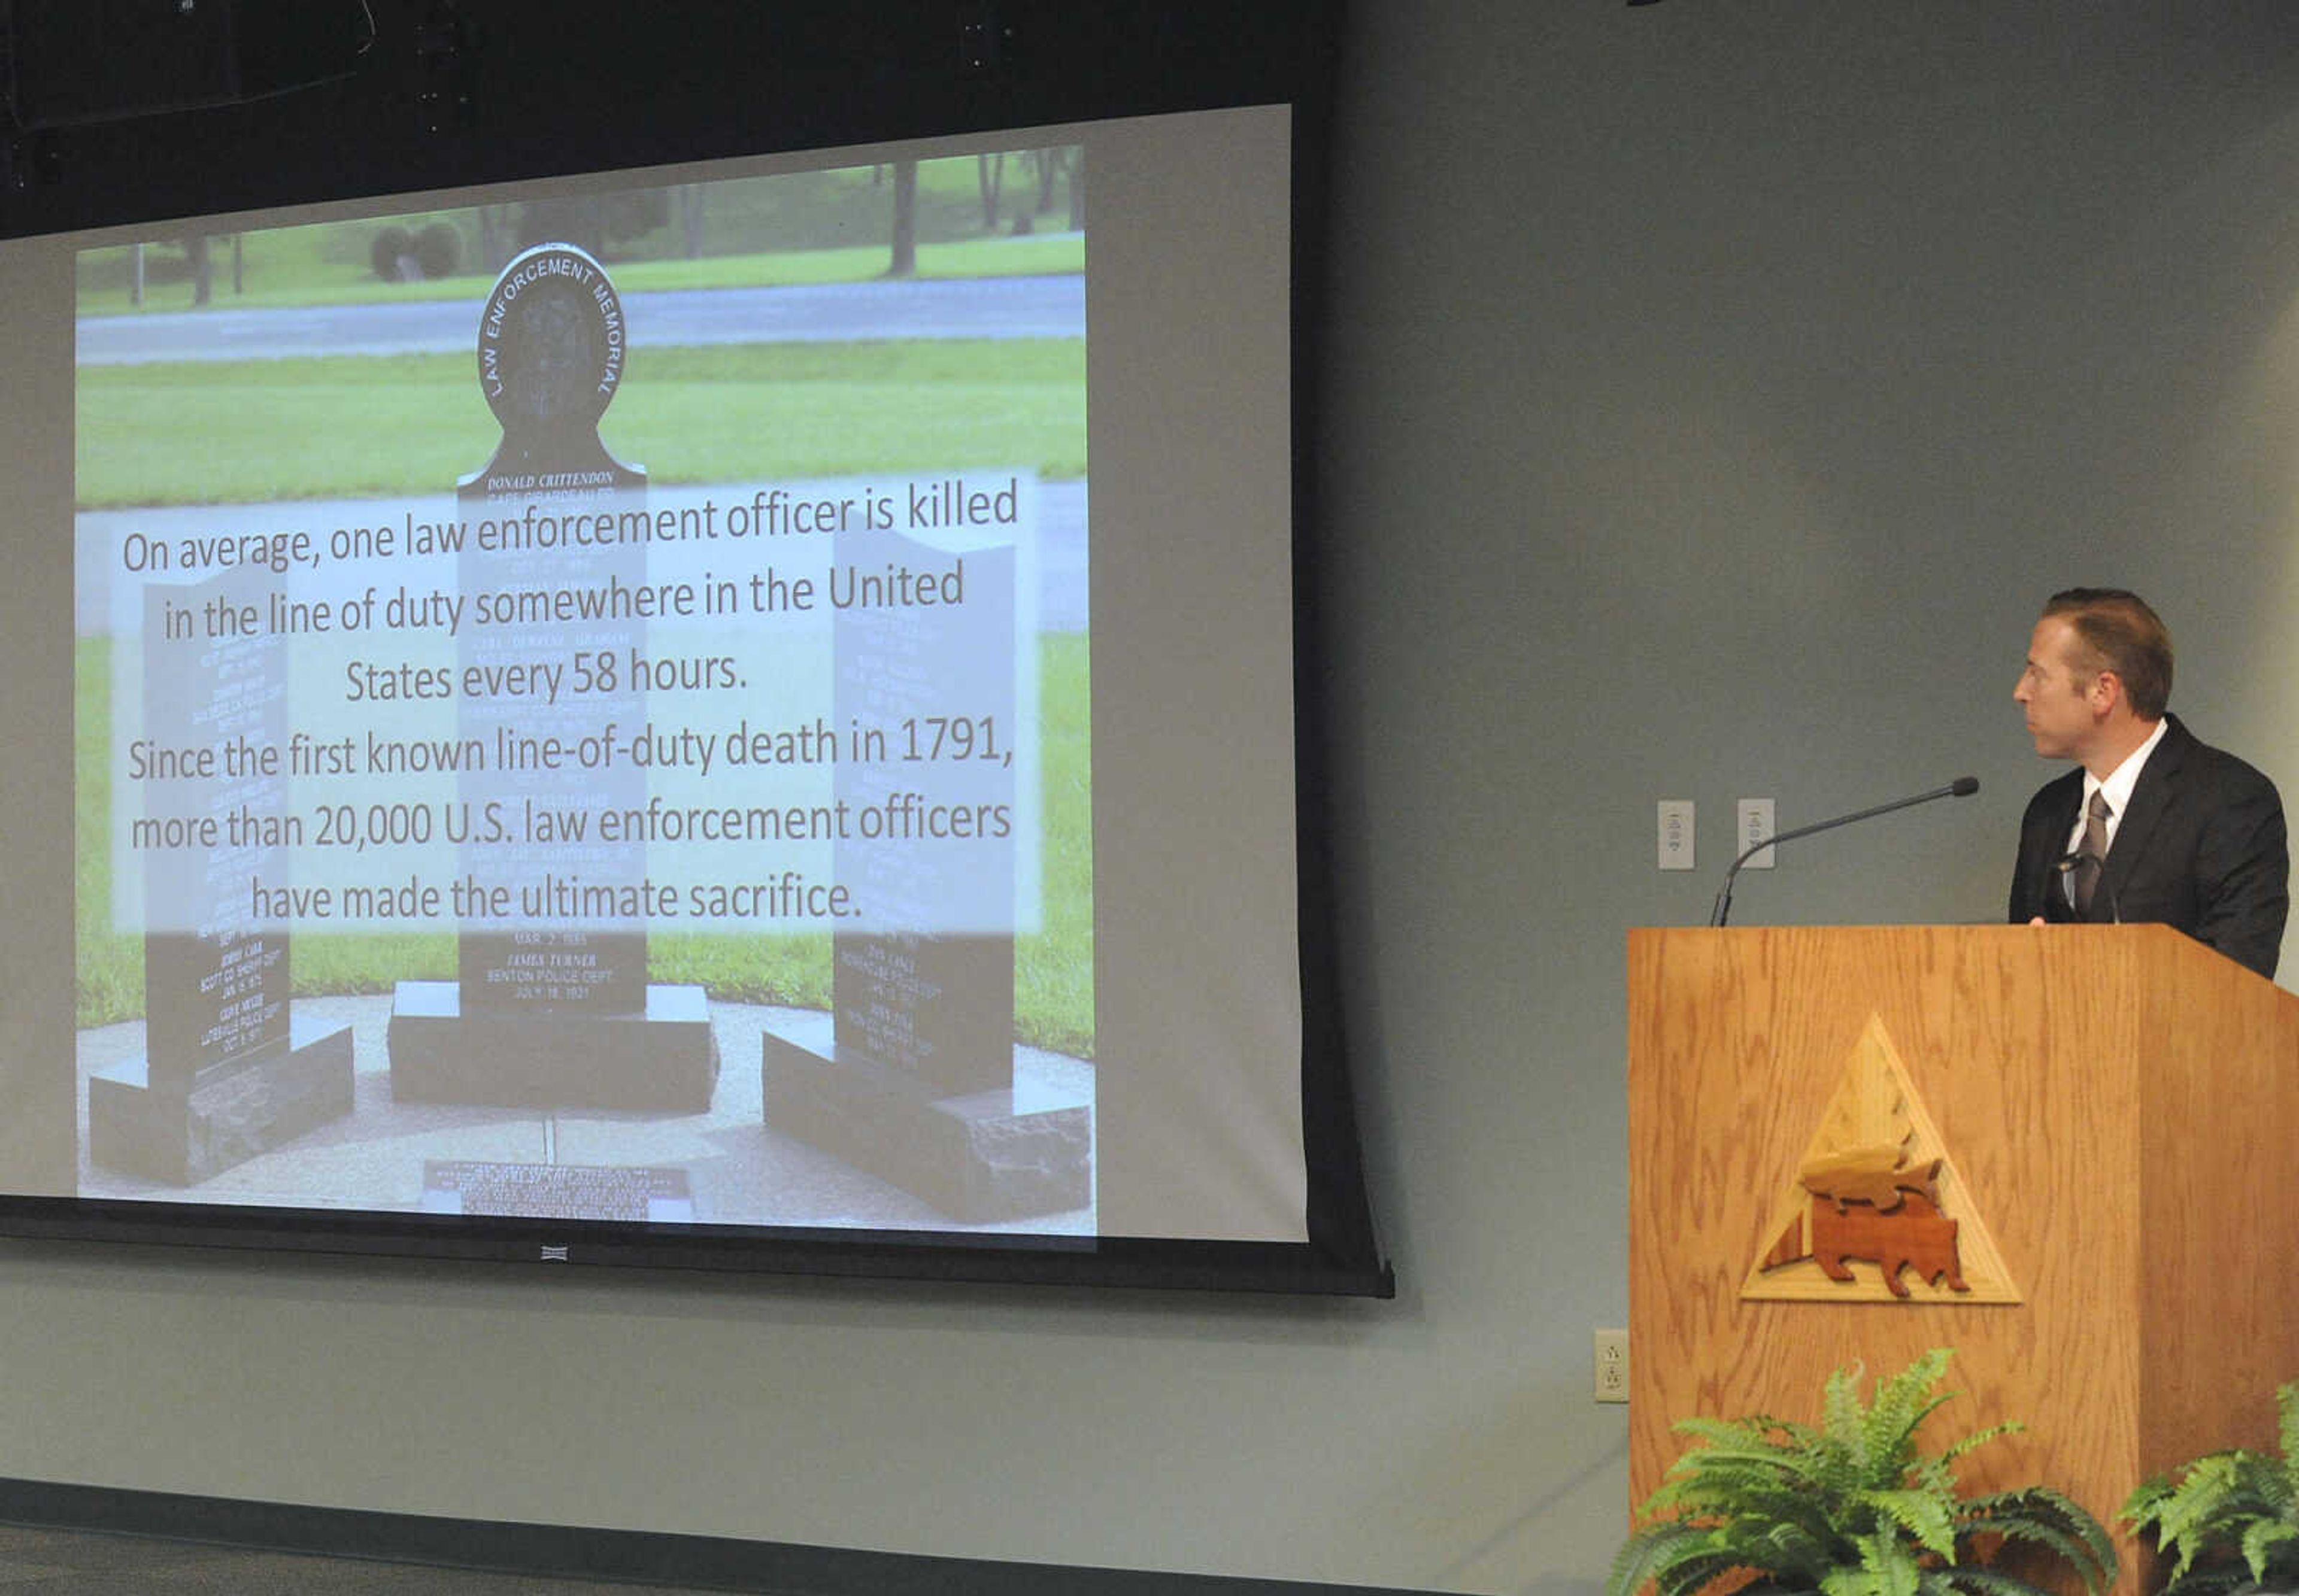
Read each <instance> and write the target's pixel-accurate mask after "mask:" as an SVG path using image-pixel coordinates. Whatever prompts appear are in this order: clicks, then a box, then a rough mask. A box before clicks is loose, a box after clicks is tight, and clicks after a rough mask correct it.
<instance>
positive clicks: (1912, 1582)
mask: <svg viewBox="0 0 2299 1596" xmlns="http://www.w3.org/2000/svg"><path fill="white" fill-rule="evenodd" d="M1948 1358H1949V1351H1948V1350H1947V1349H1946V1348H1935V1349H1934V1350H1932V1351H1929V1352H1927V1353H1925V1354H1924V1355H1923V1356H1922V1357H1921V1358H1919V1359H1916V1361H1915V1362H1914V1363H1913V1364H1911V1365H1910V1366H1909V1367H1907V1368H1905V1370H1903V1371H1902V1372H1900V1373H1899V1374H1897V1375H1895V1376H1891V1377H1890V1378H1889V1379H1887V1380H1881V1381H1879V1382H1878V1383H1877V1385H1876V1389H1875V1397H1874V1400H1873V1401H1871V1402H1868V1403H1865V1404H1863V1402H1862V1401H1861V1400H1860V1392H1859V1381H1860V1376H1859V1371H1858V1369H1857V1368H1856V1367H1855V1368H1848V1369H1838V1370H1837V1371H1836V1372H1835V1373H1834V1374H1832V1375H1830V1376H1829V1377H1828V1383H1827V1386H1826V1388H1825V1392H1824V1395H1823V1399H1822V1418H1821V1423H1820V1425H1819V1426H1818V1427H1816V1428H1815V1427H1813V1426H1809V1425H1800V1424H1791V1423H1789V1421H1787V1420H1785V1419H1779V1418H1772V1417H1766V1416H1763V1415H1759V1416H1757V1417H1751V1418H1744V1419H1734V1420H1727V1419H1708V1418H1693V1419H1686V1420H1685V1421H1683V1422H1682V1423H1681V1424H1679V1425H1678V1426H1676V1427H1677V1429H1679V1430H1680V1431H1682V1432H1685V1433H1687V1434H1691V1435H1693V1436H1695V1437H1696V1438H1697V1442H1699V1444H1697V1445H1695V1446H1693V1447H1691V1448H1689V1449H1688V1450H1687V1451H1685V1453H1684V1455H1683V1456H1681V1457H1680V1458H1679V1459H1677V1460H1676V1462H1675V1464H1674V1465H1673V1466H1672V1467H1671V1468H1670V1470H1669V1473H1668V1478H1667V1480H1666V1481H1665V1482H1664V1484H1662V1486H1661V1488H1660V1489H1659V1490H1658V1491H1656V1492H1654V1493H1653V1495H1652V1497H1651V1499H1650V1500H1647V1502H1646V1503H1645V1504H1644V1506H1643V1508H1642V1509H1640V1510H1639V1519H1640V1521H1641V1527H1639V1529H1638V1530H1637V1532H1636V1533H1635V1534H1631V1536H1630V1537H1629V1539H1628V1541H1627V1542H1626V1543H1625V1544H1624V1545H1623V1546H1622V1548H1621V1550H1620V1555H1619V1556H1617V1557H1616V1558H1614V1559H1613V1569H1612V1574H1611V1576H1610V1577H1609V1578H1608V1579H1607V1580H1606V1584H1605V1591H1606V1596H1637V1593H1638V1592H1640V1591H1642V1590H1643V1589H1644V1587H1645V1586H1646V1585H1647V1584H1652V1585H1654V1586H1656V1588H1657V1591H1658V1592H1659V1596H1698V1593H1699V1592H1705V1591H1706V1590H1708V1589H1709V1588H1710V1587H1711V1586H1714V1585H1718V1584H1719V1582H1724V1583H1723V1584H1722V1586H1721V1587H1720V1588H1722V1589H1723V1590H1728V1591H1732V1592H1820V1593H1821V1596H2029V1593H2030V1592H2033V1593H2035V1596H2042V1593H2043V1592H2046V1591H2047V1590H2049V1589H2051V1588H2052V1587H2050V1586H2046V1585H2043V1584H2037V1583H2035V1582H2034V1580H2031V1579H2030V1578H2029V1574H2030V1573H2033V1574H2034V1575H2036V1576H2037V1577H2038V1578H2050V1577H2051V1574H2052V1570H2053V1569H2054V1568H2056V1567H2064V1568H2065V1569H2067V1570H2068V1571H2070V1572H2071V1573H2073V1574H2074V1575H2076V1576H2077V1577H2078V1578H2079V1579H2081V1581H2082V1582H2083V1584H2084V1587H2085V1589H2086V1590H2087V1592H2091V1593H2092V1596H2097V1593H2098V1592H2101V1591H2103V1590H2104V1589H2105V1588H2106V1587H2107V1586H2108V1585H2109V1584H2112V1583H2113V1582H2114V1579H2115V1569H2116V1558H2115V1547H2114V1545H2113V1543H2112V1542H2111V1541H2110V1540H2109V1539H2108V1535H2107V1531H2106V1530H2105V1529H2104V1527H2102V1526H2101V1525H2100V1523H2099V1521H2098V1520H2097V1519H2096V1518H2094V1517H2092V1516H2091V1515H2090V1514H2089V1513H2087V1512H2086V1511H2084V1509H2082V1508H2080V1507H2079V1506H2078V1505H2077V1504H2076V1503H2074V1502H2073V1501H2071V1500H2069V1499H2068V1498H2067V1497H2065V1496H2063V1495H2062V1494H2061V1493H2060V1492H2056V1491H2054V1490H2050V1489H2048V1488H2047V1487H2044V1486H2040V1485H2039V1486H2030V1487H2028V1488H2027V1489H2024V1490H2019V1491H2003V1492H1988V1493H1985V1494H1981V1495H1976V1496H1966V1495H1964V1494H1963V1492H1962V1490H1961V1488H1960V1487H1959V1486H1958V1484H1957V1483H1956V1478H1955V1462H1956V1459H1959V1458H1961V1457H1963V1455H1964V1454H1965V1453H1967V1452H1969V1451H1971V1450H1972V1449H1973V1448H1974V1447H1977V1446H1979V1445H1981V1444H1983V1443H1985V1442H1989V1441H1993V1440H1995V1439H1996V1437H1998V1436H2000V1435H2004V1434H2009V1433H2011V1432H2013V1431H2014V1430H2017V1429H2018V1428H2020V1426H2017V1425H2012V1424H2003V1425H1995V1426H1990V1427H1988V1428H1987V1429H1984V1430H1980V1431H1978V1432H1977V1433H1975V1434H1970V1435H1967V1436H1965V1437H1964V1438H1963V1440H1961V1441H1958V1442H1955V1444H1954V1445H1952V1446H1950V1447H1948V1448H1947V1450H1946V1451H1942V1452H1938V1453H1936V1454H1927V1453H1924V1452H1921V1451H1918V1450H1917V1446H1916V1430H1917V1427H1918V1426H1921V1424H1922V1423H1923V1421H1924V1419H1925V1418H1926V1417H1929V1416H1930V1414H1931V1413H1932V1411H1933V1410H1934V1409H1937V1408H1938V1407H1939V1406H1940V1404H1941V1403H1943V1402H1946V1401H1948V1400H1950V1397H1951V1396H1952V1394H1953V1393H1950V1392H1941V1393H1938V1394H1935V1392H1934V1390H1933V1388H1934V1387H1935V1386H1936V1385H1938V1383H1939V1378H1940V1376H1941V1375H1942V1374H1943V1373H1945V1372H1946V1368H1947V1362H1948ZM2006 1542H2020V1543H2022V1544H2024V1545H2027V1546H2031V1547H2034V1548H2037V1549H2038V1551H2039V1553H2040V1556H2039V1557H2038V1558H2037V1559H2034V1561H2035V1562H2040V1563H2041V1564H2044V1565H2046V1567H2034V1566H2033V1564H2032V1563H2029V1562H2023V1563H2022V1565H2021V1567H2020V1569H2019V1570H2018V1571H2014V1570H2013V1569H2010V1568H2005V1567H1998V1566H1995V1565H1992V1564H1991V1563H1989V1562H1988V1560H1986V1559H1985V1558H1983V1557H1982V1556H1980V1555H1979V1554H1980V1553H1981V1552H1982V1551H1983V1550H1985V1551H1986V1552H1988V1553H1990V1554H1992V1553H1993V1551H1994V1550H1996V1548H1997V1547H1999V1546H2001V1545H2003V1544H2004V1543H2006Z"/></svg>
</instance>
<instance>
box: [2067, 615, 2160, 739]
mask: <svg viewBox="0 0 2299 1596" xmlns="http://www.w3.org/2000/svg"><path fill="white" fill-rule="evenodd" d="M2044 613H2045V614H2046V615H2057V616H2062V617H2064V618H2065V619H2066V620H2067V621H2068V623H2069V624H2070V625H2071V627H2073V628H2074V629H2075V634H2076V640H2077V642H2078V643H2079V644H2080V645H2081V651H2080V654H2079V658H2078V659H2077V660H2076V661H2075V663H2076V668H2077V669H2079V670H2081V671H2083V672H2084V673H2085V674H2087V675H2090V676H2097V675H2098V674H2099V673H2100V672H2101V671H2103V670H2112V671H2113V672H2114V673H2115V674H2116V676H2117V677H2120V678H2121V681H2122V683H2123V692H2124V695H2125V696H2126V697H2127V698H2129V700H2130V701H2131V707H2132V709H2133V710H2134V711H2136V712H2137V714H2138V715H2139V716H2140V717H2141V718H2142V719H2147V720H2160V719H2162V718H2163V711H2164V708H2165V706H2167V705H2168V704H2170V702H2171V632H2170V628H2168V627H2166V626H2165V625H2164V624H2163V622H2162V618H2161V617H2160V616H2158V615H2157V614H2156V613H2155V611H2153V610H2151V609H2149V608H2148V607H2147V602H2146V601H2145V599H2143V598H2141V597H2140V596H2139V595H2138V594H2136V593H2127V592H2126V591H2124V590H2123V589H2122V588H2121V587H2071V588H2069V589H2067V590H2066V591H2065V592H2063V593H2055V594H2052V596H2051V599H2050V601H2049V602H2048V603H2046V604H2045V605H2044Z"/></svg>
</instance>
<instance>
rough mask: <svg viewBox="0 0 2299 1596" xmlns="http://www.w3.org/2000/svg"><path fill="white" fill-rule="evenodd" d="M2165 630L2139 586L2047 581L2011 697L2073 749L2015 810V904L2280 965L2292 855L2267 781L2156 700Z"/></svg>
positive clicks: (2027, 913)
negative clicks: (2063, 767) (2071, 764)
mask: <svg viewBox="0 0 2299 1596" xmlns="http://www.w3.org/2000/svg"><path fill="white" fill-rule="evenodd" d="M2170 695H2171V636H2170V632H2169V631H2167V630H2166V629H2165V628H2164V626H2163V623H2162V621H2161V620H2160V619H2157V618H2156V615H2155V611H2153V610H2151V609H2149V608H2148V607H2147V605H2146V604H2145V603H2143V602H2142V601H2141V600H2140V599H2139V598H2138V597H2137V595H2136V594H2129V593H2126V592H2124V591H2122V590H2121V589H2120V588H2112V587H2074V588H2070V589H2069V590H2068V591H2067V592H2065V593H2059V594H2053V595H2052V599H2051V602H2050V603H2047V604H2046V605H2045V606H2044V614H2043V619H2040V620H2038V622H2037V623H2036V631H2035V635H2034V636H2033V637H2031V638H2030V639H2029V644H2028V665H2027V669H2025V670H2023V671H2022V672H2021V676H2020V685H2019V686H2018V687H2016V688H2014V689H2013V694H2012V696H2013V698H2014V699H2016V700H2017V701H2018V702H2019V703H2020V705H2021V708H2022V709H2023V710H2024V711H2026V712H2027V717H2028V730H2029V734H2030V735H2031V736H2033V737H2034V738H2035V739H2036V752H2038V753H2040V754H2042V755H2043V756H2044V757H2045V758H2046V759H2065V760H2073V761H2076V764H2077V768H2076V769H2073V770H2071V771H2069V772H2068V773H2067V774H2066V775H2065V776H2062V777H2060V778H2059V779H2058V780H2057V781H2054V782H2052V783H2051V784H2049V785H2048V786H2046V787H2045V788H2044V789H2043V790H2042V791H2041V792H2039V793H2038V794H2036V796H2035V797H2034V799H2032V800H2031V801H2030V802H2029V805H2028V812H2027V815H2026V817H2025V818H2024V819H2021V822H2020V861H2019V864H2018V866H2017V868H2016V869H2014V870H2013V877H2012V919H2013V922H2014V923H2015V924H2016V923H2018V922H2021V921H2023V920H2024V921H2029V922H2031V923H2034V924H2038V925H2041V924H2043V923H2045V922H2046V921H2062V920H2095V921H2117V920H2122V921H2138V920H2147V921H2158V922H2161V923H2162V924H2164V925H2168V926H2172V927H2177V928H2178V929H2179V930H2181V931H2184V932H2186V933H2187V935H2190V936H2192V937H2194V938H2195V939H2196V940H2197V941H2198V942H2201V943H2204V945H2206V946H2208V947H2212V948H2216V949H2218V950H2219V951H2220V952H2222V953H2225V954H2226V955H2227V956H2228V958H2230V959H2233V960H2237V962H2239V963H2242V964H2245V965H2248V966H2250V967H2251V968H2253V969H2255V970H2257V971H2258V972H2259V973H2260V974H2261V975H2262V976H2270V977H2271V976H2273V975H2274V974H2275V961H2276V957H2277V955H2278V952H2280V950H2281V948H2282V944H2283V922H2284V919H2285V916H2286V915H2287V912H2288V911H2289V909H2290V892H2289V879H2290V873H2291V861H2290V854H2289V851H2288V845H2287V842H2286V839H2285V835H2284V828H2283V801H2282V800H2281V799H2280V798H2279V797H2278V796H2277V795H2276V791H2275V784H2274V783H2272V782H2270V781H2269V780H2268V779H2267V777H2264V776H2262V775H2261V774H2260V773H2259V772H2258V771H2257V770H2254V769H2252V767H2251V766H2249V765H2247V764H2245V763H2244V762H2243V761H2241V760H2239V759H2237V758H2236V757H2235V756H2234V755H2233V754H2230V753H2223V752H2220V750H2218V749H2216V748H2210V747H2206V746H2205V745H2204V744H2202V743H2199V742H2197V741H2196V740H2195V736H2194V735H2193V734H2192V733H2190V732H2189V731H2188V730H2187V727H2184V726H2182V725H2180V724H2179V719H2178V718H2177V717H2176V716H2173V715H2170V714H2169V713H2167V712H2166V711H2165V708H2164V706H2165V704H2166V702H2168V701H2169V700H2170Z"/></svg>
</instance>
